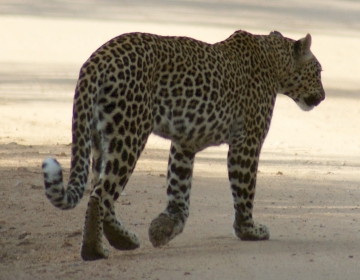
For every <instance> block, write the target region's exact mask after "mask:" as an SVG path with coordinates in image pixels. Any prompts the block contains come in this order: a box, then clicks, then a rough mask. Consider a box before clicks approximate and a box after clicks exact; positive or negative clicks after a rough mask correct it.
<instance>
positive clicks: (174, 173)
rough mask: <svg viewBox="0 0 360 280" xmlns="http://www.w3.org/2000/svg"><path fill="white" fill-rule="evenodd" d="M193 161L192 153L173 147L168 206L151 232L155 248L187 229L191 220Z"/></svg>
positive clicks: (179, 147)
mask: <svg viewBox="0 0 360 280" xmlns="http://www.w3.org/2000/svg"><path fill="white" fill-rule="evenodd" d="M194 157H195V154H194V153H193V152H191V151H189V150H187V149H185V148H183V147H181V146H180V145H176V144H174V143H172V144H171V149H170V155H169V164H168V174H167V196H168V205H167V207H166V209H165V210H164V211H163V212H162V213H161V214H160V215H159V216H158V217H157V218H155V219H154V220H153V221H152V222H151V224H150V228H149V239H150V242H151V243H152V244H153V246H154V247H159V246H162V245H165V244H167V243H168V242H169V241H170V240H171V239H173V238H174V237H175V236H176V235H178V234H180V233H181V232H182V231H183V229H184V226H185V222H186V220H187V218H188V216H189V205H190V189H191V180H192V171H193V165H194Z"/></svg>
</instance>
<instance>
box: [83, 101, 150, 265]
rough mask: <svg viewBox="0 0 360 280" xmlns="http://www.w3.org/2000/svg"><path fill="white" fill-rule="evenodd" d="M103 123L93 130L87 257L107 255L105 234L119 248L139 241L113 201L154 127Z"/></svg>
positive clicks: (128, 247)
mask: <svg viewBox="0 0 360 280" xmlns="http://www.w3.org/2000/svg"><path fill="white" fill-rule="evenodd" d="M130 106H131V105H130ZM100 127H105V129H104V130H103V131H101V129H100V133H99V134H96V133H95V134H93V162H94V164H93V174H94V178H93V182H94V183H93V187H94V188H93V191H92V194H91V196H90V200H89V204H88V209H87V212H86V217H85V225H84V233H83V242H82V246H81V256H82V258H83V259H84V260H96V259H100V258H107V256H108V252H107V250H106V249H105V248H104V246H103V244H102V235H103V234H104V235H105V237H106V238H107V240H108V241H109V243H110V245H112V246H113V247H114V248H116V249H118V250H132V249H136V248H138V247H139V245H140V244H139V240H138V238H137V236H136V235H135V234H134V233H132V232H130V231H129V230H127V229H126V228H125V227H124V225H123V224H122V223H121V222H120V221H119V220H118V219H117V218H116V215H115V209H114V201H115V200H117V199H118V197H119V196H120V194H121V192H122V190H123V189H124V188H125V185H126V183H127V181H128V180H129V178H130V176H131V174H132V172H133V170H134V168H135V165H136V162H137V160H138V158H139V156H140V154H141V152H142V150H143V148H144V147H145V144H146V141H147V138H148V136H149V134H150V132H151V127H150V126H146V129H145V127H143V126H142V125H140V126H138V127H137V129H133V128H127V125H126V124H123V123H119V124H118V127H115V125H114V127H113V129H112V130H109V129H108V127H106V126H104V125H100ZM110 132H111V133H110ZM118 132H120V134H119V133H118ZM94 135H95V137H94ZM97 136H99V137H97ZM96 139H98V140H99V141H96Z"/></svg>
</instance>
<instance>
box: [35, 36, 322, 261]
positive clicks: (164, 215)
mask: <svg viewBox="0 0 360 280" xmlns="http://www.w3.org/2000/svg"><path fill="white" fill-rule="evenodd" d="M311 41H312V38H311V35H310V34H307V35H306V36H305V37H303V38H301V39H299V40H294V39H291V38H287V37H285V36H283V35H282V34H281V33H280V32H278V31H272V32H270V34H268V35H258V34H252V33H250V32H247V31H243V30H238V31H235V32H234V33H233V34H232V35H231V36H230V37H228V38H227V39H225V40H223V41H220V42H217V43H213V44H210V43H206V42H203V41H200V40H196V39H193V38H189V37H184V36H161V35H155V34H149V33H142V32H133V33H126V34H122V35H120V36H117V37H115V38H113V39H111V40H109V41H108V42H106V43H105V44H103V45H102V46H100V47H99V48H98V49H97V50H96V51H95V52H93V53H92V54H91V56H90V57H89V58H88V59H87V60H86V62H85V63H84V64H83V65H82V67H81V69H80V73H79V76H78V80H77V84H76V88H75V94H74V101H73V115H72V144H71V161H70V174H69V180H68V183H67V186H66V188H65V186H64V182H63V171H62V167H61V166H60V164H59V162H58V161H57V160H56V159H55V158H52V157H49V158H46V159H45V160H44V161H43V163H42V173H43V175H44V185H45V194H46V196H47V198H48V199H49V200H50V202H51V203H52V204H53V205H54V206H56V207H58V208H60V209H72V208H74V207H75V206H76V205H77V204H78V203H79V201H80V200H81V198H82V197H83V195H84V190H85V187H86V185H87V184H88V183H87V181H88V176H89V169H90V164H91V171H92V180H91V183H90V185H91V188H92V189H91V191H90V195H89V196H90V197H89V202H88V204H87V210H86V213H85V222H84V227H83V233H82V243H81V250H80V255H81V258H82V259H83V260H84V261H92V260H98V259H103V258H108V255H109V251H108V249H107V248H106V246H105V245H104V244H103V242H102V237H103V236H105V237H106V239H107V241H108V242H109V244H110V245H111V246H112V247H114V248H115V249H117V250H133V249H136V248H138V247H139V246H140V242H139V238H138V237H137V235H136V234H135V233H133V232H131V231H130V230H128V229H127V228H126V227H125V226H124V224H123V223H122V222H121V220H120V219H118V218H117V217H116V214H115V205H114V202H115V201H116V200H117V199H118V198H119V196H120V195H121V193H122V191H123V190H124V188H125V186H126V184H127V182H128V180H129V178H130V176H131V174H132V173H133V170H134V168H135V165H136V162H137V160H138V159H139V157H140V155H141V153H142V151H143V149H144V147H145V144H146V142H147V139H148V137H149V135H150V134H151V133H153V134H155V135H158V136H160V137H163V138H165V139H169V140H170V144H169V145H170V151H169V159H168V167H167V176H166V194H167V203H166V207H165V209H164V210H163V211H162V212H161V213H160V214H159V215H158V216H157V217H156V218H155V219H154V220H152V222H151V223H150V226H149V229H148V236H149V240H150V242H151V243H152V245H153V247H161V246H164V245H166V244H168V242H169V241H171V240H172V239H173V238H174V237H175V236H177V235H179V234H180V233H182V231H183V230H184V227H185V223H186V221H187V219H188V217H189V209H190V208H189V207H190V191H191V186H192V177H193V167H194V159H195V155H196V153H198V152H199V151H202V150H204V149H205V148H207V147H210V146H216V145H220V144H226V145H228V153H227V170H228V172H227V174H228V176H227V177H228V180H229V184H230V190H231V194H232V200H233V207H234V213H235V214H234V222H233V229H234V232H235V235H236V237H237V238H239V239H240V240H243V241H260V240H268V239H269V238H270V233H269V229H268V227H267V226H266V225H263V224H260V223H258V222H255V221H254V219H253V208H254V197H255V189H256V181H257V170H258V165H259V156H260V151H261V148H262V146H263V143H264V140H265V138H266V135H267V133H268V131H269V128H270V123H271V119H272V115H273V110H274V105H275V101H276V97H277V94H283V95H285V96H288V97H290V98H291V99H293V100H294V101H295V103H296V104H297V105H298V106H299V107H300V108H301V109H302V110H304V111H310V110H311V109H313V108H314V107H316V106H317V105H319V104H320V103H321V102H322V101H323V100H324V99H325V91H324V89H323V85H322V81H321V72H322V67H321V64H320V63H319V61H318V60H317V59H316V57H315V56H314V54H313V53H312V51H311V50H310V47H311Z"/></svg>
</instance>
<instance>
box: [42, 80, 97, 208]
mask: <svg viewBox="0 0 360 280" xmlns="http://www.w3.org/2000/svg"><path fill="white" fill-rule="evenodd" d="M81 78H82V77H81V76H80V78H79V81H78V83H77V86H76V90H75V97H74V108H73V112H74V116H73V121H72V150H71V167H70V178H69V182H68V185H67V188H66V189H65V187H64V183H63V172H62V168H61V166H60V164H59V162H58V161H57V160H56V159H54V158H46V159H45V160H44V161H43V163H42V171H43V174H44V184H45V194H46V196H47V198H48V199H49V200H50V202H51V203H52V204H53V205H54V206H56V207H58V208H60V209H71V208H74V207H75V206H76V205H77V204H78V203H79V202H80V200H81V198H82V197H83V194H84V191H85V187H86V184H87V178H88V174H89V165H90V150H91V133H90V131H91V126H90V122H91V121H90V119H91V118H92V112H91V109H90V108H91V107H92V106H84V104H83V102H86V101H89V99H90V98H84V96H86V95H88V93H87V92H81V91H82V90H84V91H85V90H86V88H85V87H84V86H82V85H81V83H82V80H83V79H81ZM84 99H85V100H86V101H84ZM90 102H91V101H90ZM79 108H81V115H77V114H76V113H75V112H77V111H80V109H79ZM77 109H78V110H77Z"/></svg>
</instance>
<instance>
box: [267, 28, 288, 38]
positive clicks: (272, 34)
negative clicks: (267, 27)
mask: <svg viewBox="0 0 360 280" xmlns="http://www.w3.org/2000/svg"><path fill="white" fill-rule="evenodd" d="M269 35H270V36H279V37H284V36H283V35H282V34H281V33H280V32H279V31H276V30H274V31H271V32H270V34H269Z"/></svg>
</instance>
